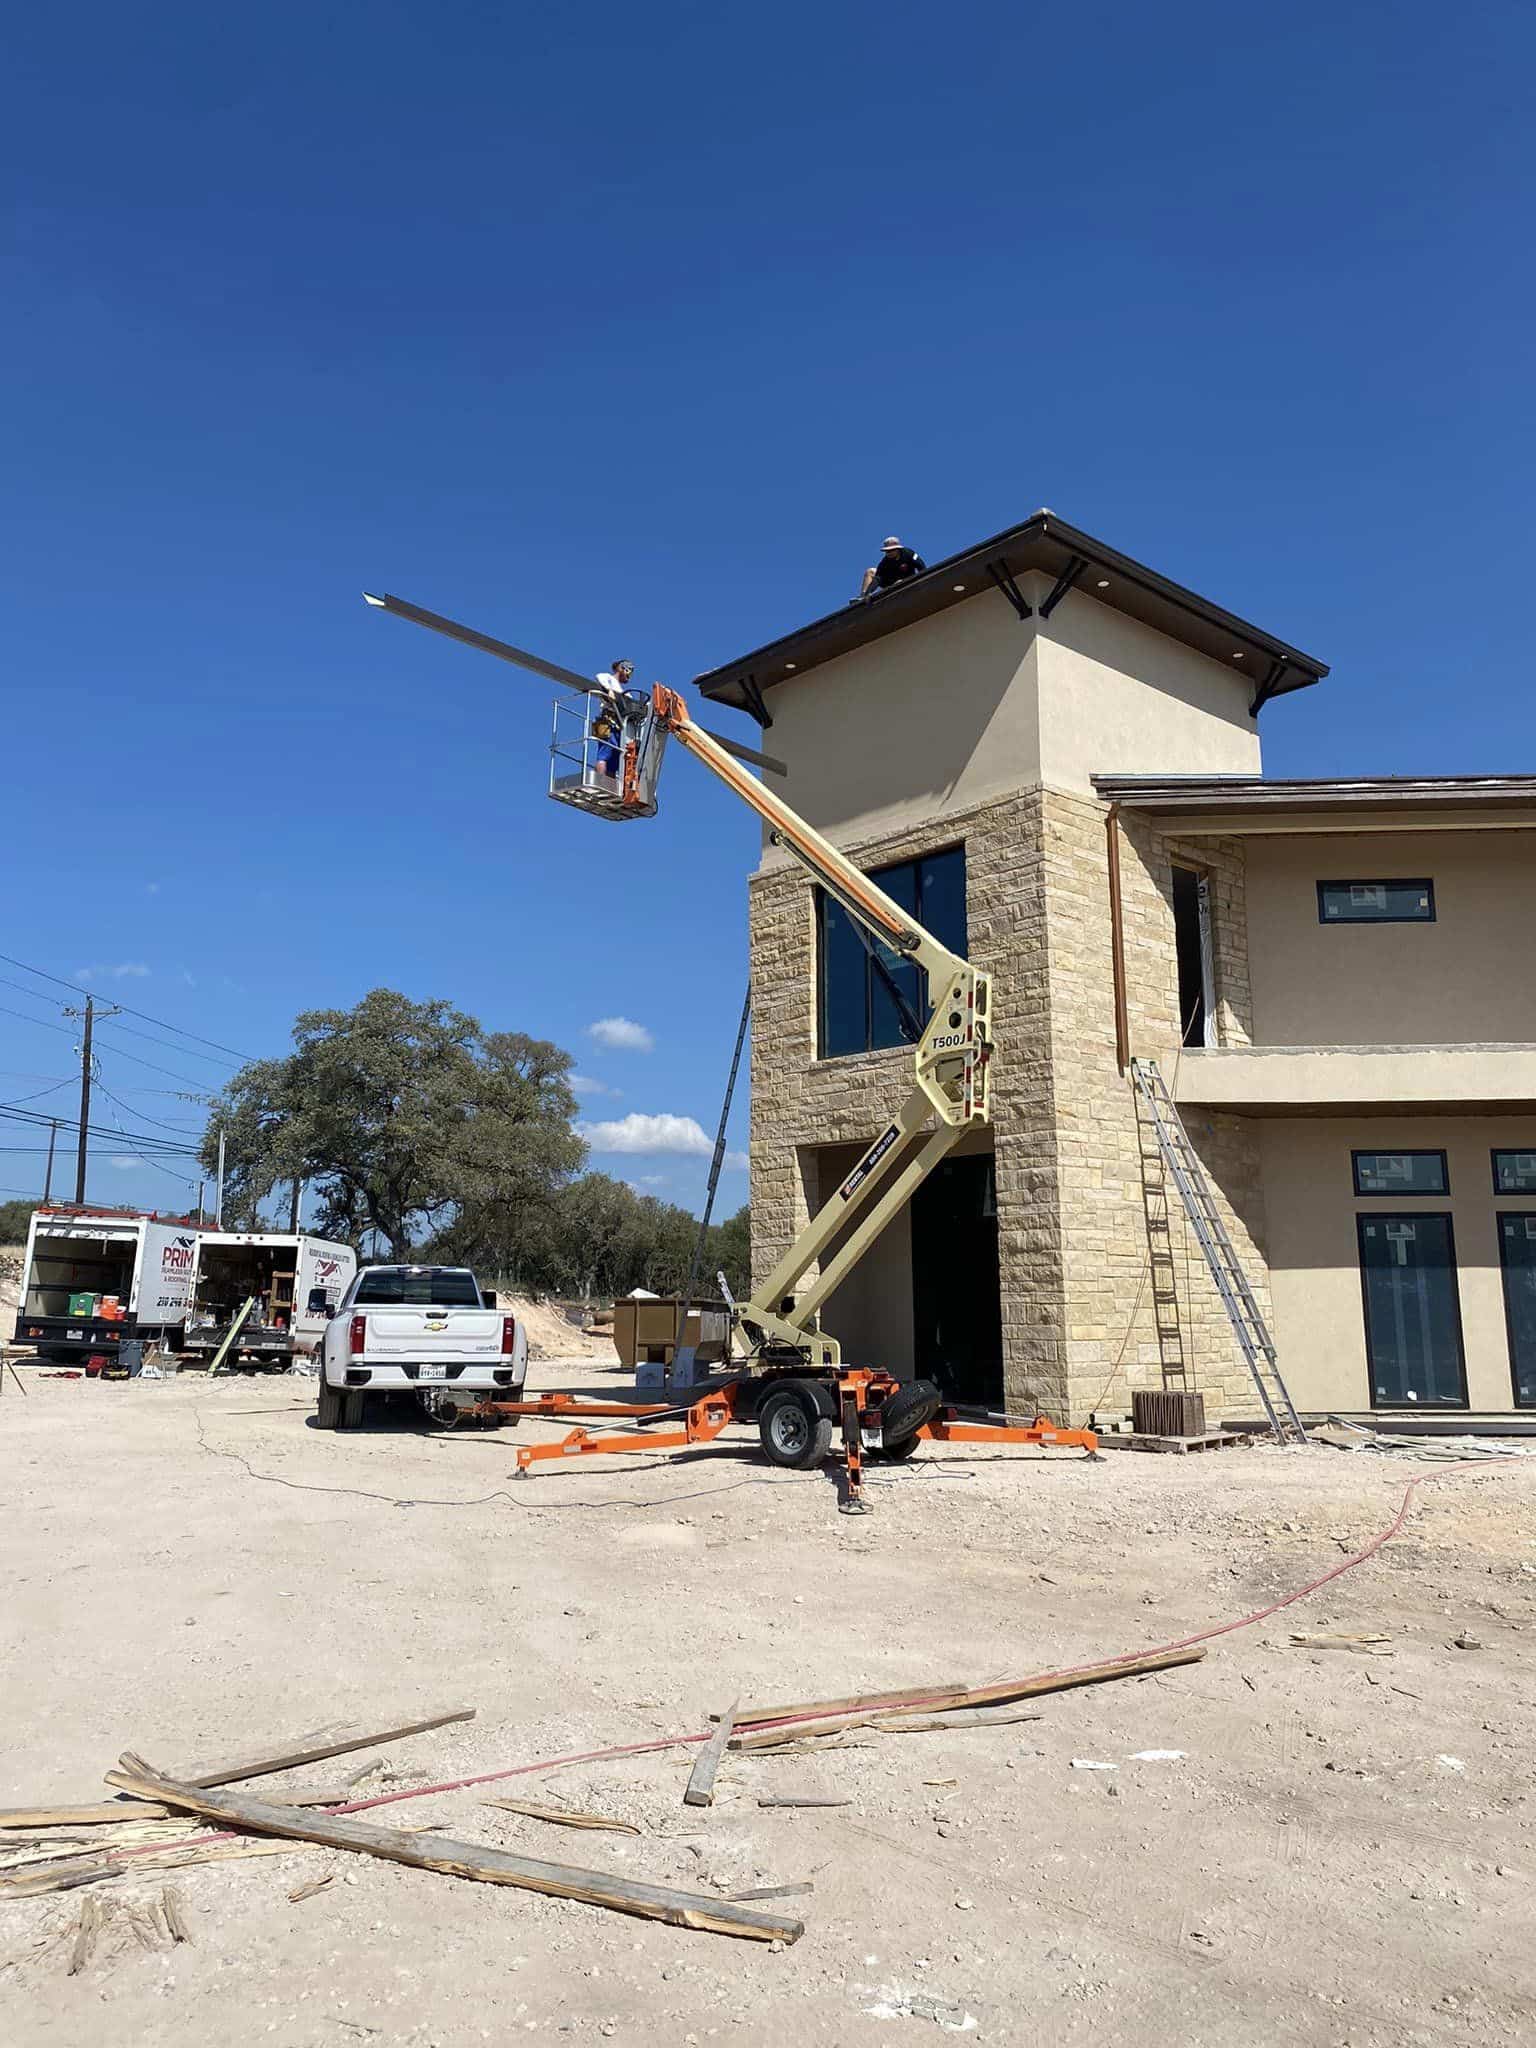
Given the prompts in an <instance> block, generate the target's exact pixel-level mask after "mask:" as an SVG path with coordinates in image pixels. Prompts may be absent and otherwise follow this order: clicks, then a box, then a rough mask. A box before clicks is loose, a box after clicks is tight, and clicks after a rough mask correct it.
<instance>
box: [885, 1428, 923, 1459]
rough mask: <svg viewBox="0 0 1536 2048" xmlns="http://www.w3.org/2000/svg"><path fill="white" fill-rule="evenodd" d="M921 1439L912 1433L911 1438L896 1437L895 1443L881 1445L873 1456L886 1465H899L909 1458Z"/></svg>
mask: <svg viewBox="0 0 1536 2048" xmlns="http://www.w3.org/2000/svg"><path fill="white" fill-rule="evenodd" d="M921 1441H922V1439H921V1438H920V1437H919V1436H918V1435H917V1434H916V1432H914V1433H913V1434H912V1435H911V1436H901V1437H898V1438H897V1439H896V1441H895V1443H885V1444H882V1445H881V1446H880V1448H879V1450H878V1451H876V1452H874V1453H873V1455H874V1456H875V1457H877V1458H883V1459H884V1460H885V1462H886V1463H887V1464H888V1465H900V1464H903V1463H905V1461H906V1460H907V1459H908V1458H910V1457H911V1455H912V1453H913V1452H914V1451H915V1450H916V1449H917V1447H918V1444H919V1443H920V1442H921Z"/></svg>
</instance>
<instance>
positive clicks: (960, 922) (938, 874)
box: [917, 846, 966, 954]
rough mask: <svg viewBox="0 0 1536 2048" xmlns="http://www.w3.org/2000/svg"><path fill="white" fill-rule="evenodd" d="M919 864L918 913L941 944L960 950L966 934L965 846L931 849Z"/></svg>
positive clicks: (953, 950) (963, 947)
mask: <svg viewBox="0 0 1536 2048" xmlns="http://www.w3.org/2000/svg"><path fill="white" fill-rule="evenodd" d="M917 867H918V890H919V897H920V900H919V903H918V907H917V914H918V916H919V917H920V918H921V919H922V921H923V923H924V925H926V927H927V928H928V930H929V931H931V932H932V933H933V936H934V937H935V938H936V939H937V940H938V942H939V944H940V945H941V946H948V948H949V950H950V951H951V953H960V954H963V953H964V952H965V948H966V935H965V848H964V847H963V846H951V847H950V848H949V849H948V850H947V851H946V852H944V853H930V854H929V855H928V856H927V858H926V859H925V860H920V861H919V862H918V864H917Z"/></svg>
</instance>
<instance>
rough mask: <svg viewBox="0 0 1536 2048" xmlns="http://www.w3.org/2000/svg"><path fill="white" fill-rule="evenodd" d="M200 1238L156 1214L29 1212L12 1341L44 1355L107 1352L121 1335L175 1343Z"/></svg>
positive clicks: (184, 1220) (191, 1227)
mask: <svg viewBox="0 0 1536 2048" xmlns="http://www.w3.org/2000/svg"><path fill="white" fill-rule="evenodd" d="M201 1234H202V1232H201V1230H200V1227H199V1226H198V1225H197V1224H196V1223H193V1222H192V1221H191V1220H190V1219H189V1218H188V1217H185V1216H180V1217H166V1218H162V1217H161V1216H159V1215H158V1214H157V1213H156V1212H155V1211H153V1210H150V1211H144V1210H136V1209H87V1208H74V1207H64V1206H58V1207H53V1208H47V1209H38V1210H36V1211H35V1212H34V1214H33V1217H32V1223H31V1227H30V1229H29V1230H28V1232H27V1251H26V1259H25V1262H24V1263H23V1266H22V1275H21V1299H20V1305H19V1307H18V1309H17V1312H16V1342H17V1343H18V1344H34V1345H36V1347H37V1349H38V1351H39V1352H40V1353H41V1355H42V1356H43V1357H44V1358H51V1359H56V1360H69V1359H78V1358H83V1357H89V1356H90V1355H91V1354H92V1353H97V1352H100V1353H105V1354H107V1355H109V1356H110V1355H111V1354H113V1353H115V1352H116V1350H117V1347H118V1345H119V1343H120V1342H121V1341H122V1339H123V1338H124V1337H144V1338H150V1337H153V1338H158V1339H160V1340H162V1341H164V1342H167V1343H170V1344H171V1345H172V1346H173V1347H174V1345H175V1344H176V1343H177V1342H179V1341H180V1337H181V1330H182V1325H183V1324H184V1323H185V1321H186V1318H187V1304H188V1302H189V1301H190V1300H191V1297H192V1272H193V1268H194V1266H195V1264H196V1261H197V1241H198V1238H199V1237H200V1236H201Z"/></svg>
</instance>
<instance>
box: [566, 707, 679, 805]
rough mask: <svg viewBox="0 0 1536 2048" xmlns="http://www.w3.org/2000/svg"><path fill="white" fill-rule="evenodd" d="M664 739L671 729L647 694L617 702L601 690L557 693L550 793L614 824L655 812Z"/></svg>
mask: <svg viewBox="0 0 1536 2048" xmlns="http://www.w3.org/2000/svg"><path fill="white" fill-rule="evenodd" d="M631 707H633V708H631ZM666 744H667V729H666V727H665V726H664V725H663V724H662V723H661V721H660V720H659V719H658V718H657V717H656V715H655V713H654V712H653V711H652V709H651V705H650V701H649V699H647V698H641V697H637V696H626V697H625V698H624V699H623V700H622V701H621V705H620V707H615V705H614V703H613V701H612V700H611V699H610V698H608V697H606V696H605V695H604V694H603V692H602V691H601V690H590V691H588V693H587V695H586V696H585V697H582V698H578V699H575V700H574V701H573V700H572V699H571V698H569V697H557V698H556V699H555V722H554V730H553V732H552V734H551V737H550V742H549V793H550V795H551V796H552V797H553V798H554V800H555V802H556V803H557V804H571V805H573V806H574V807H575V809H577V810H578V811H586V812H587V813H588V814H589V815H590V816H592V817H594V818H611V819H612V820H613V821H614V822H615V823H616V824H622V823H623V821H624V820H625V819H626V818H654V817H655V815H656V778H657V776H658V775H659V774H660V772H661V757H662V754H663V752H664V751H665V749H666Z"/></svg>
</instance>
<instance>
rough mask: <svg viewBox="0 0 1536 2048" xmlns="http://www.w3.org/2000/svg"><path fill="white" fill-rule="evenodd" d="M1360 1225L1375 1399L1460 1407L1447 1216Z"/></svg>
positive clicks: (1457, 1315) (1365, 1220) (1367, 1219)
mask: <svg viewBox="0 0 1536 2048" xmlns="http://www.w3.org/2000/svg"><path fill="white" fill-rule="evenodd" d="M1359 1227H1360V1273H1361V1278H1362V1280H1363V1282H1364V1288H1365V1343H1366V1355H1367V1357H1368V1359H1369V1362H1370V1370H1371V1399H1372V1403H1373V1405H1374V1406H1378V1407H1393V1408H1397V1407H1403V1408H1418V1407H1429V1408H1462V1407H1465V1406H1466V1396H1465V1393H1464V1391H1463V1387H1462V1371H1461V1312H1460V1308H1459V1306H1458V1303H1457V1299H1456V1270H1455V1259H1454V1255H1453V1252H1452V1246H1451V1219H1450V1217H1449V1216H1423V1215H1420V1216H1362V1217H1360V1219H1359Z"/></svg>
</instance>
